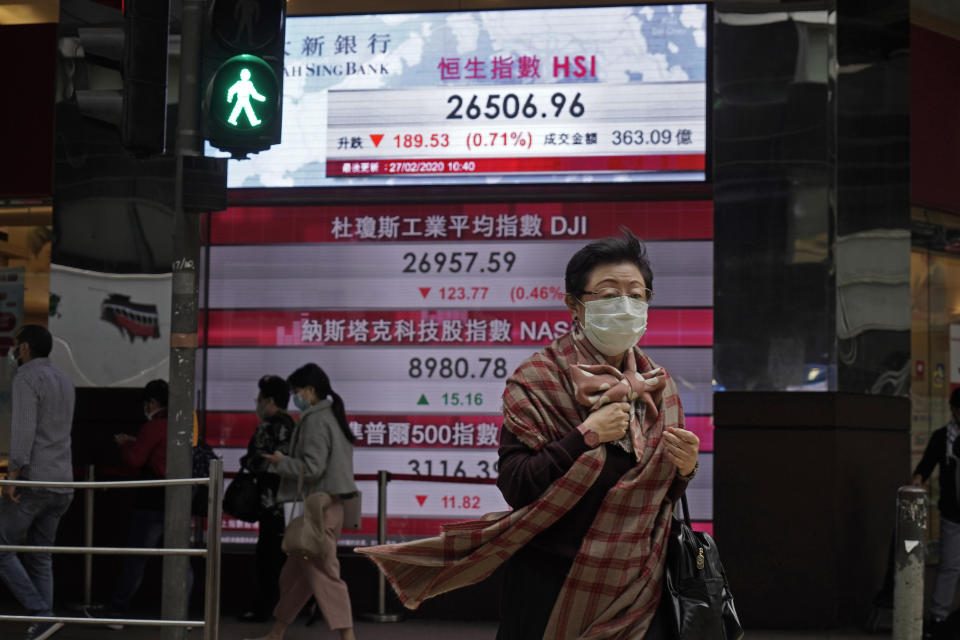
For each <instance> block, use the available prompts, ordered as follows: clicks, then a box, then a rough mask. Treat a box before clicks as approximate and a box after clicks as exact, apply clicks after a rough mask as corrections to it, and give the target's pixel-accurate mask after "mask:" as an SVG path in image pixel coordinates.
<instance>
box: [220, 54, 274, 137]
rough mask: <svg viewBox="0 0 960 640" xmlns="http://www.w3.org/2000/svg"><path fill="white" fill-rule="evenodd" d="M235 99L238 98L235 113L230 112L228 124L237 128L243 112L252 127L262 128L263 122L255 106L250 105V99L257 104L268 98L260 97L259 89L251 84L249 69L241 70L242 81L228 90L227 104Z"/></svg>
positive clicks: (234, 108) (238, 81)
mask: <svg viewBox="0 0 960 640" xmlns="http://www.w3.org/2000/svg"><path fill="white" fill-rule="evenodd" d="M234 98H236V104H235V105H234V107H233V111H231V112H230V117H229V118H227V122H229V123H230V124H232V125H233V126H237V118H238V117H239V116H240V112H241V111H242V112H243V114H244V115H245V116H247V121H248V122H249V123H250V126H251V127H257V126H260V124H262V122H263V121H262V120H260V118H258V117H257V114H256V112H255V111H254V110H253V105H251V104H250V98H253V99H254V100H256V101H257V102H265V101H266V99H267V98H266V96H263V95H260V94H259V93H258V92H257V88H256V87H255V86H254V85H253V83H252V82H250V70H249V69H246V68H244V69H241V70H240V79H239V80H237V81H236V82H235V83H234V84H233V85H232V86H231V87H230V89H228V90H227V102H228V103H229V102H233V101H234Z"/></svg>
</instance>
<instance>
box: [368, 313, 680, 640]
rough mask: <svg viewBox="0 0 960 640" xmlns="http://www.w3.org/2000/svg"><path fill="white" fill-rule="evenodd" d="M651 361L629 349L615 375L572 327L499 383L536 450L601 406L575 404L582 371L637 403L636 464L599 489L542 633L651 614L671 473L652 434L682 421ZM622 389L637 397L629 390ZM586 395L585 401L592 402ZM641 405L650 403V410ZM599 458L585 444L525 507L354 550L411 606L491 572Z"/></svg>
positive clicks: (570, 633)
mask: <svg viewBox="0 0 960 640" xmlns="http://www.w3.org/2000/svg"><path fill="white" fill-rule="evenodd" d="M598 366H599V367H601V368H600V369H595V368H593V367H598ZM653 368H655V367H654V365H653V363H652V362H651V361H650V359H649V358H647V357H646V356H645V355H644V354H643V352H642V351H640V350H639V349H634V350H632V351H631V352H630V353H628V357H627V359H626V362H625V364H624V371H623V372H620V371H618V370H616V369H615V368H614V367H611V366H609V365H608V364H607V363H606V361H605V359H604V358H603V356H602V355H600V354H599V353H598V352H597V351H596V350H595V349H594V348H593V346H592V345H591V344H590V342H589V341H588V340H587V339H586V338H585V337H584V336H583V334H582V333H581V332H580V331H579V330H575V331H574V332H573V333H570V334H567V335H565V336H562V337H560V338H558V339H557V340H556V341H554V343H553V344H551V345H550V346H549V347H547V348H545V349H544V350H543V351H542V352H540V353H537V354H535V355H533V356H532V357H531V358H529V359H528V360H527V361H525V362H524V363H523V364H522V365H520V367H519V368H518V369H517V371H516V372H514V374H513V375H512V376H511V377H510V378H509V379H508V380H507V387H506V390H505V391H504V394H503V410H504V421H503V426H504V428H506V429H509V430H510V431H511V432H512V433H514V434H515V435H516V436H517V438H519V439H520V440H521V441H522V442H524V443H525V444H526V445H527V446H529V447H531V448H532V449H537V450H538V449H540V448H541V447H542V446H543V445H545V444H546V443H547V442H550V441H553V440H556V439H559V438H561V437H563V435H564V434H565V433H567V432H568V431H570V430H571V429H575V428H577V426H578V425H580V424H581V423H582V422H583V420H584V419H585V418H586V417H587V415H588V414H589V412H590V410H591V407H595V406H600V405H598V404H597V403H598V402H599V403H601V405H602V404H603V403H604V402H601V399H600V398H597V397H595V396H596V394H593V393H589V392H588V393H586V395H584V394H583V393H581V400H580V401H578V400H577V395H578V385H577V383H576V382H575V380H580V381H581V382H582V381H583V380H584V378H585V377H591V376H582V375H581V374H582V373H583V372H586V373H588V374H592V375H593V376H596V375H597V374H598V373H599V374H601V375H602V376H604V377H606V376H610V378H609V379H607V378H605V379H604V380H601V381H600V386H602V385H603V384H607V383H609V382H610V381H613V382H614V384H612V385H611V388H614V387H616V386H617V384H623V385H624V387H623V394H622V395H623V396H624V397H627V398H628V399H636V400H640V401H638V402H635V411H636V415H635V419H634V420H632V421H631V428H630V436H631V440H632V444H633V450H634V453H635V455H636V456H637V459H638V462H637V464H636V466H634V467H633V468H632V469H631V470H630V471H628V472H627V473H626V474H625V475H624V476H623V477H622V478H621V479H620V481H619V482H618V483H617V484H616V485H615V486H614V487H613V488H612V489H611V490H610V491H609V492H608V493H607V495H606V498H605V499H604V502H603V505H602V506H601V508H600V510H599V512H598V513H597V515H596V517H595V518H594V521H593V524H592V525H591V528H590V530H589V532H588V533H587V535H586V537H585V538H584V541H583V543H582V545H581V546H580V551H579V553H578V554H577V556H576V558H575V559H574V561H573V565H572V566H571V568H570V572H569V574H568V576H567V580H566V582H565V583H564V586H563V588H562V590H561V591H560V595H559V596H558V597H557V602H556V604H555V605H554V609H553V613H552V615H551V617H550V621H549V622H548V624H547V628H546V631H545V632H544V636H543V637H544V638H547V639H550V640H560V639H563V640H567V639H570V640H572V639H574V638H582V639H588V638H589V639H591V640H593V639H600V638H604V639H607V638H609V639H618V640H631V639H637V640H639V639H641V638H643V637H644V636H645V635H646V632H647V629H648V628H649V626H650V621H651V620H652V619H653V616H654V613H655V612H656V610H657V606H658V604H659V601H660V592H661V589H662V579H663V565H664V556H665V551H666V541H667V534H668V533H669V529H670V516H671V510H672V508H673V505H672V503H671V501H670V499H669V497H668V491H669V489H670V487H671V484H672V483H673V481H674V478H675V474H676V468H675V467H674V466H673V465H672V464H671V463H670V462H669V460H668V459H667V456H666V453H665V452H664V445H662V444H661V437H662V434H663V430H664V429H665V428H666V427H668V426H679V427H682V426H683V424H684V422H683V412H682V410H681V408H680V400H679V397H678V395H677V390H676V386H675V385H674V383H673V381H672V380H671V379H670V377H669V375H668V374H665V378H666V383H665V385H663V386H662V387H660V388H657V389H653V390H652V392H651V390H649V389H648V387H647V386H646V382H645V380H644V379H643V377H642V372H646V371H650V370H651V369H653ZM641 380H644V381H643V382H640V381H641ZM581 391H583V390H582V389H581ZM597 391H600V389H599V386H598V388H597ZM614 394H619V392H614ZM631 394H635V395H633V397H632V398H630V396H631ZM604 395H605V396H608V397H609V396H611V394H610V393H604ZM588 396H593V400H594V401H593V402H590V405H589V406H588V405H587V404H586V402H585V401H587V402H589V401H590V400H591V398H590V397H588ZM648 401H653V402H655V403H656V406H653V407H652V409H653V410H651V407H650V406H649V405H648V404H647V402H648ZM605 459H606V447H604V446H600V447H596V448H595V449H591V450H589V451H587V452H586V453H584V454H583V455H581V456H580V457H579V458H578V459H577V460H576V461H575V462H574V463H573V465H572V466H571V467H570V469H569V470H568V471H567V472H566V473H565V474H564V475H563V476H562V477H561V478H559V479H557V480H556V481H555V482H554V483H553V484H552V485H550V487H549V488H548V489H547V490H546V491H545V492H544V493H543V494H542V495H541V496H540V497H539V498H537V499H536V500H535V501H533V502H532V503H531V504H529V505H527V506H525V507H523V508H520V509H516V510H514V511H508V512H501V513H491V514H487V515H486V516H483V517H482V518H481V519H480V520H474V521H469V522H460V523H455V524H450V525H446V526H445V527H444V529H443V532H442V533H441V535H439V536H437V537H434V538H427V539H424V540H416V541H413V542H408V543H403V544H394V545H383V546H378V547H366V548H358V549H356V551H357V552H358V553H362V554H365V555H367V556H369V557H370V558H371V559H372V560H373V561H374V562H375V563H376V564H377V565H378V566H379V567H380V569H381V571H383V573H384V574H385V575H386V577H387V579H388V580H389V581H390V583H391V584H392V585H393V587H394V589H395V590H396V592H397V596H398V597H399V599H400V601H401V602H403V604H404V605H405V606H407V607H408V608H411V609H415V608H417V606H419V605H420V603H421V602H423V601H424V600H426V599H427V598H430V597H433V596H436V595H439V594H441V593H445V592H447V591H451V590H453V589H457V588H459V587H464V586H467V585H470V584H474V583H476V582H479V581H480V580H483V579H484V578H486V577H487V576H489V575H490V574H491V573H493V571H494V570H495V569H496V568H497V567H498V566H499V565H500V564H502V563H503V562H504V561H505V560H507V558H509V557H510V556H511V555H513V554H514V553H515V552H516V551H517V550H519V549H520V548H521V547H523V546H524V545H525V544H527V543H528V542H529V541H530V540H531V539H532V538H533V537H534V536H536V535H537V534H539V533H541V532H542V531H544V530H546V529H547V528H548V527H550V526H551V525H552V524H553V523H555V522H556V521H557V520H558V519H559V518H560V517H562V516H563V515H564V514H565V513H567V512H568V511H569V510H570V509H571V508H572V507H573V506H574V505H576V503H577V502H578V501H579V500H580V498H581V497H582V496H583V495H584V493H585V492H586V491H587V489H589V488H590V486H591V485H592V484H593V483H594V481H595V480H596V478H597V476H598V474H599V472H600V470H601V469H602V468H603V464H604V461H605Z"/></svg>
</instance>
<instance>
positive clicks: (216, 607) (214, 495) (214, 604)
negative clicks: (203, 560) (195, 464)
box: [203, 458, 223, 640]
mask: <svg viewBox="0 0 960 640" xmlns="http://www.w3.org/2000/svg"><path fill="white" fill-rule="evenodd" d="M222 493H223V460H221V459H220V458H217V459H216V460H212V461H211V462H210V484H209V489H208V492H207V496H208V497H207V582H206V586H205V588H204V609H205V613H204V616H203V617H204V620H206V625H205V626H204V628H203V640H218V639H219V637H220V525H221V522H222V520H223V496H222Z"/></svg>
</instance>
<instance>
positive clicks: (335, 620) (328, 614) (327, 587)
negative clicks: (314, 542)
mask: <svg viewBox="0 0 960 640" xmlns="http://www.w3.org/2000/svg"><path fill="white" fill-rule="evenodd" d="M324 520H325V524H326V526H327V531H328V532H329V533H330V535H329V536H328V537H327V539H328V540H329V541H330V549H328V550H327V553H326V555H325V556H324V558H323V559H315V558H304V557H303V556H288V557H287V561H286V562H284V564H283V571H281V572H280V601H279V602H277V606H276V608H275V609H274V610H273V615H274V617H276V619H277V620H279V621H280V622H283V623H285V624H291V623H292V622H293V621H294V620H296V618H297V614H298V613H300V610H301V609H303V605H305V604H306V603H307V600H309V599H310V596H313V597H315V598H316V599H317V605H318V606H319V607H320V611H322V612H323V617H324V619H325V620H326V621H327V624H328V625H330V629H350V628H352V627H353V612H352V611H351V609H350V593H349V592H348V591H347V585H346V583H345V582H344V581H343V580H341V579H340V562H339V561H338V560H337V543H336V540H337V539H338V538H339V537H340V530H341V529H342V528H343V503H341V502H339V501H337V502H334V503H333V504H331V505H330V506H329V507H327V509H326V512H325V513H324Z"/></svg>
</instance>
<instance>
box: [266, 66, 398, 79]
mask: <svg viewBox="0 0 960 640" xmlns="http://www.w3.org/2000/svg"><path fill="white" fill-rule="evenodd" d="M283 75H284V76H285V77H287V78H299V77H307V78H310V77H317V76H388V75H390V69H389V68H388V67H387V65H385V64H363V63H360V62H342V63H337V64H298V65H293V66H285V67H284V68H283Z"/></svg>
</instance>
